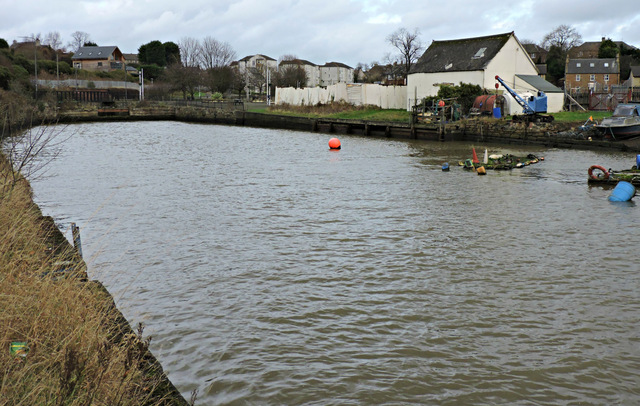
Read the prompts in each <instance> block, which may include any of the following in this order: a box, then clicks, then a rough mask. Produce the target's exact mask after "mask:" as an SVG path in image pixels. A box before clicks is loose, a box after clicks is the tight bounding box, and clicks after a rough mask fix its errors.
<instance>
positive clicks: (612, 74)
mask: <svg viewBox="0 0 640 406" xmlns="http://www.w3.org/2000/svg"><path fill="white" fill-rule="evenodd" d="M619 84H620V58H619V57H616V58H584V59H569V57H567V62H566V66H565V89H567V91H569V92H570V93H571V94H579V93H585V92H598V93H600V92H608V91H610V90H611V89H612V86H616V85H619Z"/></svg>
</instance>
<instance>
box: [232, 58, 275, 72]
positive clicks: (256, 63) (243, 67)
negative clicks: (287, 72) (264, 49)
mask: <svg viewBox="0 0 640 406" xmlns="http://www.w3.org/2000/svg"><path fill="white" fill-rule="evenodd" d="M260 66H266V67H268V68H269V69H271V70H273V71H275V70H276V69H278V61H275V60H272V59H267V58H265V57H264V56H262V55H253V56H252V57H251V58H249V59H247V60H245V61H238V69H239V70H240V71H241V72H246V71H247V69H250V68H258V67H260Z"/></svg>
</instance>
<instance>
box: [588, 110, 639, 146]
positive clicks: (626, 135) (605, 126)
mask: <svg viewBox="0 0 640 406" xmlns="http://www.w3.org/2000/svg"><path fill="white" fill-rule="evenodd" d="M595 127H596V128H597V129H598V131H600V133H601V134H602V135H603V136H604V137H605V138H611V139H614V140H628V139H630V138H635V137H638V136H640V104H634V103H625V104H619V105H618V107H616V109H615V110H614V111H613V115H612V116H611V117H606V118H603V119H602V121H601V122H600V124H596V126H595Z"/></svg>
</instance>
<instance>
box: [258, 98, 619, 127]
mask: <svg viewBox="0 0 640 406" xmlns="http://www.w3.org/2000/svg"><path fill="white" fill-rule="evenodd" d="M251 111H253V112H257V113H265V114H279V115H289V116H296V117H308V118H336V119H353V120H365V121H386V122H393V121H398V122H404V123H407V122H410V121H411V113H410V112H408V111H405V110H384V109H378V108H373V107H354V106H351V105H348V104H338V103H334V104H331V105H322V106H272V107H265V108H261V109H253V110H251ZM551 115H552V116H554V121H555V122H558V123H576V124H578V123H579V124H584V123H585V122H586V121H587V120H588V119H589V117H593V120H594V121H600V120H602V119H603V118H604V117H608V116H610V115H611V112H608V111H573V112H568V111H563V112H560V113H551Z"/></svg>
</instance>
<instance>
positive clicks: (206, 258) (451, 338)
mask: <svg viewBox="0 0 640 406" xmlns="http://www.w3.org/2000/svg"><path fill="white" fill-rule="evenodd" d="M65 132H66V133H68V134H70V135H71V138H70V140H69V141H67V142H66V143H65V145H64V149H63V151H62V154H61V156H60V157H59V158H58V159H57V160H56V161H55V162H53V163H52V164H50V165H49V171H48V177H47V178H44V179H42V180H40V181H37V182H34V185H33V186H34V190H35V195H36V200H37V202H38V203H39V204H40V205H41V207H42V208H43V211H44V212H45V214H49V215H52V216H54V217H55V218H56V220H57V221H58V223H59V224H60V225H62V226H63V227H65V231H67V235H68V234H69V231H68V227H69V224H70V223H71V222H76V223H77V224H78V225H79V226H80V227H81V233H82V241H83V250H84V254H85V258H87V259H88V261H89V265H90V276H91V277H92V278H94V279H98V280H100V281H102V282H103V283H104V284H105V286H107V288H108V289H109V291H110V292H111V293H112V294H113V295H114V297H115V299H116V302H117V304H118V307H119V308H120V309H121V310H122V311H123V313H124V314H125V316H126V317H127V318H128V319H129V321H130V322H131V323H132V324H134V323H137V322H138V321H142V322H144V323H145V324H146V326H147V329H146V333H148V334H151V335H152V336H153V341H152V351H153V353H154V354H155V355H156V356H157V357H158V359H159V360H160V361H161V363H162V365H163V367H164V368H165V370H166V371H167V372H168V375H169V377H170V379H171V380H172V381H173V382H174V383H175V384H176V386H177V387H178V388H179V389H180V391H181V392H182V393H183V394H184V395H185V397H187V398H188V397H189V395H190V393H191V391H192V390H194V389H198V391H199V396H198V399H199V404H239V405H243V404H316V405H325V404H343V405H347V404H353V405H356V404H357V405H364V404H384V403H386V404H394V405H395V404H412V403H413V404H418V403H422V404H439V405H466V404H559V405H562V404H566V405H569V404H578V403H581V404H598V405H605V404H606V405H612V404H624V405H635V404H638V403H640V293H639V285H640V261H639V259H638V247H639V246H640V211H639V208H638V206H637V205H636V204H635V203H633V202H630V203H629V202H626V203H610V202H608V200H607V196H608V195H609V194H610V192H611V190H610V189H603V188H601V187H589V186H588V185H587V182H586V175H587V173H586V171H587V168H588V167H589V166H590V165H592V164H600V165H603V166H606V167H611V168H614V169H626V168H629V167H631V165H633V164H634V163H635V155H634V154H629V153H626V154H625V153H618V152H590V151H573V150H557V149H548V150H547V149H540V148H538V147H514V146H500V145H483V144H480V145H475V147H476V149H477V150H478V154H479V155H482V153H483V152H484V148H485V147H486V148H488V149H489V153H506V152H508V153H514V154H520V155H526V154H528V153H535V154H536V155H539V156H544V157H545V158H546V159H545V161H544V162H541V163H539V164H537V165H531V166H528V167H526V168H523V169H519V170H512V171H489V173H488V174H487V176H484V177H481V176H477V175H476V174H474V173H470V172H465V171H464V170H462V169H461V168H459V167H458V166H455V165H452V169H451V171H450V172H442V171H441V169H440V168H441V164H442V163H443V162H445V161H448V162H450V163H452V164H455V163H457V162H458V161H459V160H463V159H466V158H469V157H470V155H471V148H472V145H471V144H463V143H435V142H434V143H431V142H414V141H401V140H390V139H375V138H365V137H356V136H346V135H344V136H341V137H340V138H341V141H342V145H343V148H342V150H340V151H330V150H329V149H328V146H327V141H328V139H329V138H330V136H328V135H327V134H317V133H299V132H291V131H275V130H263V129H253V128H240V127H225V126H213V125H190V124H183V123H173V122H139V123H108V124H107V123H105V124H83V125H74V126H69V127H67V128H66V129H65Z"/></svg>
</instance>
